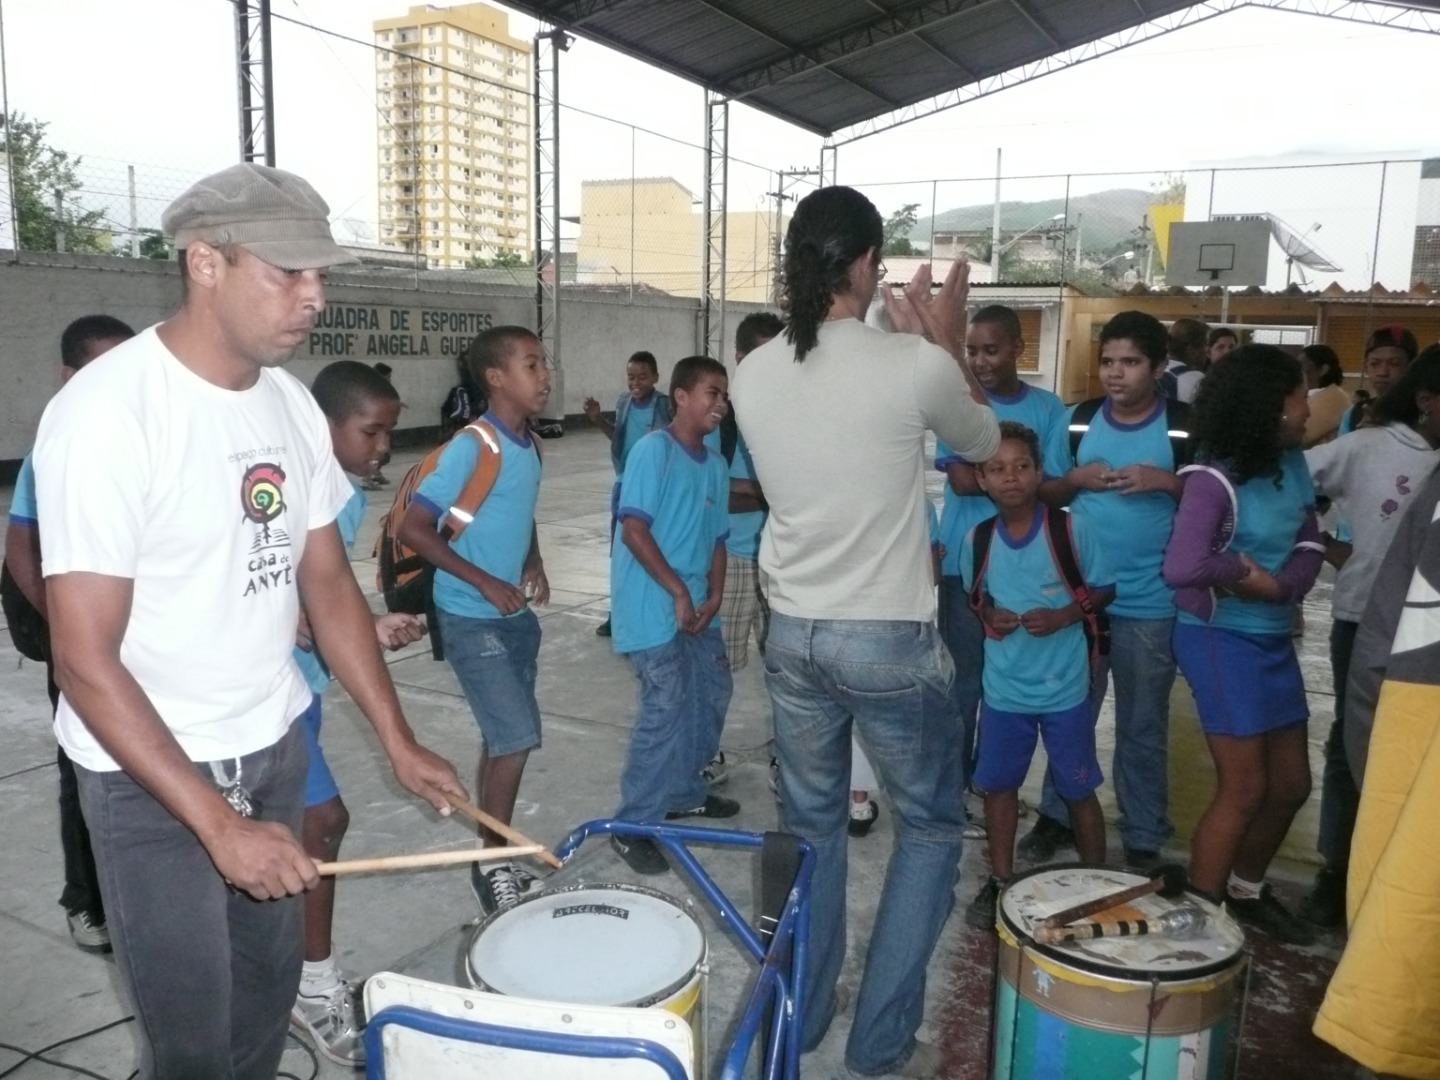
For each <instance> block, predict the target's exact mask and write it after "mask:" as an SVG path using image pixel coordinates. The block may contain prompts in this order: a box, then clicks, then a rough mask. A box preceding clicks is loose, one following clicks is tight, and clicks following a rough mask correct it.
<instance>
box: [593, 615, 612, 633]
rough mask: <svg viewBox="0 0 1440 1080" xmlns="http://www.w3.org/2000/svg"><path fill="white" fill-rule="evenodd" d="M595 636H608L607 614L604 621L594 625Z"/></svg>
mask: <svg viewBox="0 0 1440 1080" xmlns="http://www.w3.org/2000/svg"><path fill="white" fill-rule="evenodd" d="M595 636H596V637H609V636H610V616H608V615H607V616H605V621H604V622H602V623H601V624H600V625H599V626H597V627H595Z"/></svg>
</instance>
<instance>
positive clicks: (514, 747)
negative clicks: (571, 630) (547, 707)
mask: <svg viewBox="0 0 1440 1080" xmlns="http://www.w3.org/2000/svg"><path fill="white" fill-rule="evenodd" d="M437 614H438V616H439V619H440V640H441V641H443V642H444V643H445V659H446V660H448V661H450V666H451V667H452V668H453V669H454V670H455V677H456V678H457V679H459V680H460V689H461V690H463V691H465V700H466V701H468V702H469V703H470V711H471V712H472V713H474V714H475V722H476V723H477V724H479V725H480V737H481V738H482V739H483V740H484V741H485V752H486V753H487V754H488V755H489V756H490V757H492V758H494V757H504V756H505V755H506V754H518V753H520V752H521V751H523V750H534V749H535V748H536V747H538V746H539V745H540V707H539V706H538V705H536V704H535V669H536V660H537V659H538V657H539V655H540V620H539V619H537V618H536V617H535V612H533V611H531V610H530V609H529V608H526V609H525V610H524V611H521V612H518V613H517V614H515V615H511V616H510V617H509V618H508V619H472V618H469V617H467V616H465V615H455V614H453V613H451V612H449V611H445V610H443V609H441V610H439V611H438V612H437Z"/></svg>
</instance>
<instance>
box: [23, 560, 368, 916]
mask: <svg viewBox="0 0 1440 1080" xmlns="http://www.w3.org/2000/svg"><path fill="white" fill-rule="evenodd" d="M337 543H338V537H337ZM47 584H48V593H49V600H50V608H49V610H50V641H51V645H52V647H53V649H54V652H55V679H56V681H57V682H58V683H59V685H60V689H61V690H62V691H64V693H65V699H66V701H68V702H69V703H70V706H71V707H72V708H73V709H74V710H75V711H76V712H77V713H79V714H80V718H81V719H82V720H84V721H85V726H86V727H88V728H89V729H90V731H91V733H92V734H93V735H94V736H95V738H96V739H97V740H98V741H99V743H100V745H101V746H102V747H103V748H104V749H105V751H106V752H107V753H108V754H109V755H110V756H111V757H112V758H114V759H115V761H116V762H117V763H118V764H119V766H120V767H121V768H122V769H124V770H125V772H126V773H127V774H129V776H130V777H131V779H133V780H134V781H135V782H136V783H137V784H139V785H140V786H141V787H143V788H144V789H145V790H146V791H148V792H149V793H150V794H151V795H152V796H154V797H155V799H156V800H157V801H159V802H160V803H161V805H163V806H164V807H165V809H167V810H169V811H170V813H172V814H174V815H175V817H176V818H177V819H178V820H179V821H180V822H181V823H182V824H184V825H185V826H186V827H187V828H188V829H190V831H191V832H193V833H194V834H195V836H196V838H197V839H198V840H199V841H200V843H201V844H202V845H203V846H204V848H205V851H206V852H207V853H208V854H209V856H210V859H211V861H212V862H214V864H215V869H216V870H217V871H218V872H219V873H220V875H221V876H222V877H223V878H224V879H225V880H226V881H228V882H229V883H230V884H232V885H234V886H235V887H236V888H238V889H243V890H244V891H245V892H247V893H249V894H250V895H251V896H253V897H255V898H256V899H259V900H268V899H273V898H276V897H281V896H285V895H288V894H293V893H298V892H301V891H303V890H304V889H306V888H308V887H310V886H311V885H314V884H315V883H316V881H318V880H319V878H318V877H317V875H316V873H315V864H314V862H313V861H312V860H311V859H310V857H309V856H308V855H306V854H305V850H304V849H303V848H302V847H301V846H300V842H299V841H298V840H296V838H295V836H294V834H292V833H291V832H290V830H289V829H287V828H286V827H285V826H284V825H281V824H279V823H278V822H273V821H251V820H249V819H247V818H243V817H241V816H240V815H239V814H237V813H236V812H235V810H234V809H233V808H232V807H231V806H230V804H229V803H227V802H226V801H225V799H224V797H223V796H222V795H221V794H220V792H219V791H218V790H216V788H215V786H214V785H213V784H212V783H210V782H209V781H207V780H206V779H205V778H204V777H202V776H201V775H200V773H199V772H197V771H196V769H195V766H194V764H193V763H192V762H191V761H190V760H189V758H187V757H186V756H185V752H184V751H183V750H181V748H180V744H179V743H178V742H176V740H175V736H174V735H173V734H171V732H170V729H169V728H167V727H166V726H165V723H164V721H163V720H161V719H160V714H159V713H158V712H156V711H155V706H154V705H153V704H152V703H151V701H150V699H149V698H148V697H147V696H146V695H145V691H144V690H142V689H141V688H140V684H139V683H137V682H136V681H135V678H134V676H132V675H131V674H130V672H129V671H128V670H127V669H126V668H125V666H124V665H123V664H122V663H121V662H120V644H121V641H122V640H123V639H124V636H125V628H126V626H127V625H128V624H129V622H130V605H131V601H132V598H133V596H134V582H133V581H131V580H130V579H129V578H121V577H112V576H110V575H108V574H91V573H68V574H59V575H56V576H55V577H52V578H50V580H49V581H48V583H47ZM367 623H368V613H367ZM367 632H368V633H369V634H370V640H371V641H374V632H373V631H370V630H369V629H368V627H367Z"/></svg>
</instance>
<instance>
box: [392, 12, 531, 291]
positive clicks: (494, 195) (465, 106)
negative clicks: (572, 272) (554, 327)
mask: <svg viewBox="0 0 1440 1080" xmlns="http://www.w3.org/2000/svg"><path fill="white" fill-rule="evenodd" d="M509 24H510V20H509V17H508V16H507V15H506V14H505V13H504V12H503V11H498V10H496V9H495V8H492V7H490V6H488V5H486V4H461V5H458V6H456V7H449V8H441V7H432V6H429V5H426V6H423V7H412V8H411V9H410V10H409V12H408V13H407V14H405V15H403V16H400V17H398V18H393V19H379V20H377V21H376V22H375V23H374V32H375V44H376V45H377V46H378V48H377V49H376V53H375V94H376V104H377V106H378V110H377V111H378V121H379V139H378V145H377V160H376V169H377V172H378V180H379V194H380V213H379V218H380V242H381V243H382V244H384V245H385V246H387V247H395V248H398V249H399V250H402V251H409V252H418V253H420V254H422V255H423V256H424V257H425V260H426V263H427V264H428V265H429V266H432V267H463V266H465V265H467V264H469V263H470V262H471V261H472V260H476V259H479V260H485V261H489V260H493V259H517V260H520V261H524V262H529V261H530V260H531V259H532V257H533V245H532V241H531V223H532V220H533V218H532V210H531V201H530V199H531V191H530V188H531V182H532V181H531V177H532V166H531V153H532V140H531V117H530V95H531V75H530V64H531V56H530V43H529V42H527V41H521V40H519V39H518V38H513V37H511V36H510V25H509Z"/></svg>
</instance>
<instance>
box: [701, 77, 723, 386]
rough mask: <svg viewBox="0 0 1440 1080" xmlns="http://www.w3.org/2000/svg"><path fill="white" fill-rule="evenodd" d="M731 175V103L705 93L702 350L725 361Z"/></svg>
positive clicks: (711, 92)
mask: <svg viewBox="0 0 1440 1080" xmlns="http://www.w3.org/2000/svg"><path fill="white" fill-rule="evenodd" d="M729 173H730V102H729V100H728V99H726V98H724V97H722V96H720V95H719V94H716V93H714V92H713V91H709V90H707V91H706V92H705V194H704V196H703V200H704V223H703V225H702V236H701V238H700V243H701V249H700V265H701V273H702V275H703V276H702V279H701V282H700V346H701V351H703V352H704V353H705V355H706V356H713V357H715V358H716V359H717V360H721V361H723V360H724V358H725V356H726V352H727V350H726V348H725V283H726V278H727V277H728V273H727V266H726V261H725V258H726V250H725V245H726V219H727V217H728V213H727V210H728V205H729V204H728V202H727V200H726V181H727V180H728V179H729Z"/></svg>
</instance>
